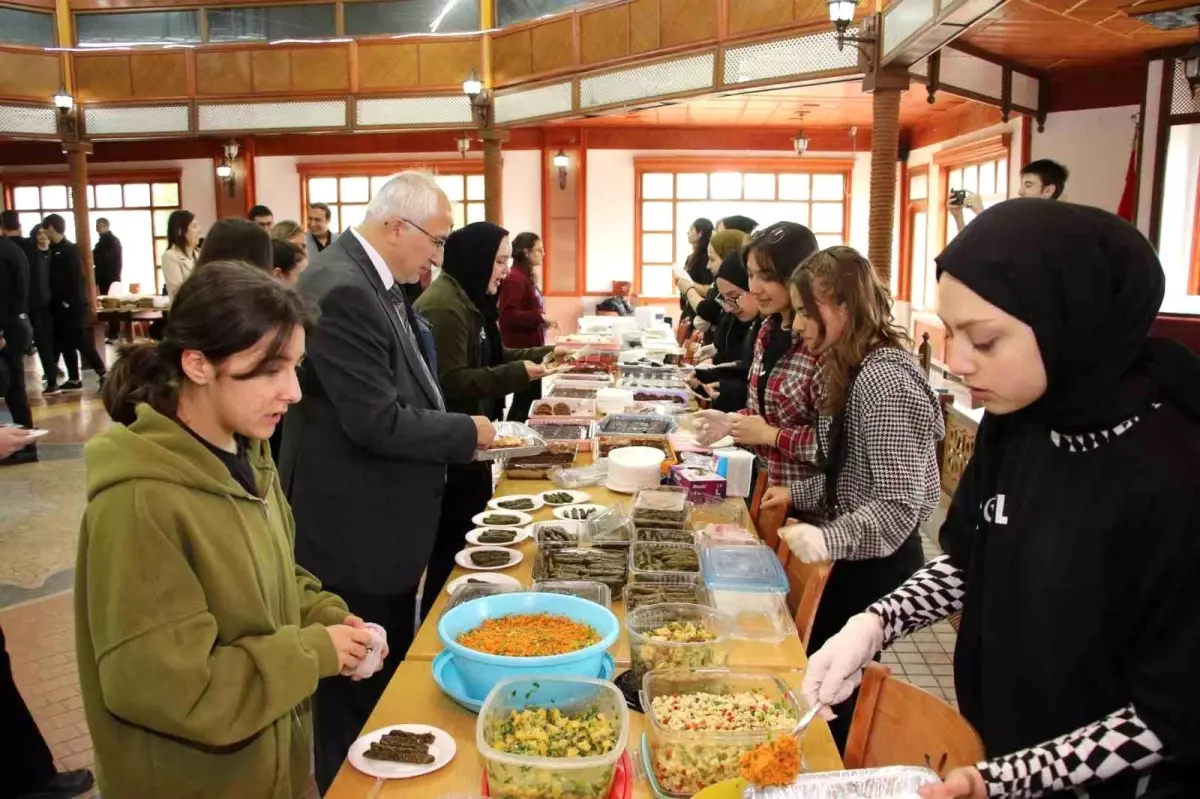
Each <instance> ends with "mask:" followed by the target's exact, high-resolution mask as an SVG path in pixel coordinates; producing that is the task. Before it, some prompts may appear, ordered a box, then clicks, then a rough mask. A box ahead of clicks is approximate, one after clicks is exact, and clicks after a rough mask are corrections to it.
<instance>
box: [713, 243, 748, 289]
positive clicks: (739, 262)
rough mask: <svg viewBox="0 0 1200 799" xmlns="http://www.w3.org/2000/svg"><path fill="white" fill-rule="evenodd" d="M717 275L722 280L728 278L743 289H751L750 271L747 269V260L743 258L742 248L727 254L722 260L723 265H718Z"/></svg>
mask: <svg viewBox="0 0 1200 799" xmlns="http://www.w3.org/2000/svg"><path fill="white" fill-rule="evenodd" d="M716 277H718V278H720V279H721V280H728V281H729V282H730V283H732V284H733V285H735V286H737V287H738V288H740V289H741V290H742V291H749V290H750V273H749V272H747V271H746V261H745V260H744V259H743V258H742V251H741V250H740V249H738V250H734V251H733V252H731V253H729V255H727V256H725V259H724V260H722V261H721V265H720V266H719V267H717V274H716Z"/></svg>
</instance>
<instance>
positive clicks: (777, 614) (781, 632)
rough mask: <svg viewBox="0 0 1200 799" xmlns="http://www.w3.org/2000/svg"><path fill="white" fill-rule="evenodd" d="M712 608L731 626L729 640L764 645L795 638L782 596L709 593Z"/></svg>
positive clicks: (792, 619)
mask: <svg viewBox="0 0 1200 799" xmlns="http://www.w3.org/2000/svg"><path fill="white" fill-rule="evenodd" d="M709 596H710V597H711V598H712V605H713V607H715V608H716V609H717V610H719V611H721V612H722V613H724V614H725V615H726V616H727V617H728V618H729V620H730V623H731V624H732V625H733V637H734V638H740V639H743V640H746V641H758V642H760V643H765V644H773V643H778V642H780V641H782V640H784V639H785V638H787V637H788V636H794V635H796V620H795V619H794V618H792V613H791V611H789V610H788V606H787V594H786V593H764V592H761V591H717V590H710V591H709Z"/></svg>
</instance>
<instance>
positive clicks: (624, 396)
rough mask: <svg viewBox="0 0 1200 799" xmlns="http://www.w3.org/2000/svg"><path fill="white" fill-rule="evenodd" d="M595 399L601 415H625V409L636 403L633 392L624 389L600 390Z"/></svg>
mask: <svg viewBox="0 0 1200 799" xmlns="http://www.w3.org/2000/svg"><path fill="white" fill-rule="evenodd" d="M555 390H557V386H556V387H555ZM595 398H596V410H597V411H598V412H599V413H624V411H625V409H626V408H628V407H629V406H630V405H632V404H633V403H634V396H633V392H632V391H627V390H625V389H623V388H602V389H599V390H598V391H597V392H596V394H595Z"/></svg>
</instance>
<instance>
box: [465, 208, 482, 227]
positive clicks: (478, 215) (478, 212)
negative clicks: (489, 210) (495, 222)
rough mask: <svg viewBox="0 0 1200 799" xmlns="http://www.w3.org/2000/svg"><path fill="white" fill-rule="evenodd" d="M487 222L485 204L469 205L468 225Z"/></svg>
mask: <svg viewBox="0 0 1200 799" xmlns="http://www.w3.org/2000/svg"><path fill="white" fill-rule="evenodd" d="M483 221H485V215H484V213H483V203H467V224H468V225H470V224H472V223H474V222H483Z"/></svg>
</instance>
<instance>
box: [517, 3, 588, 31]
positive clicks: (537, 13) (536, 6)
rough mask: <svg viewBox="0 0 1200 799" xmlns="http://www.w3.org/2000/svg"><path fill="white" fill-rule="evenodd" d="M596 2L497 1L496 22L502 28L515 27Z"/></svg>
mask: <svg viewBox="0 0 1200 799" xmlns="http://www.w3.org/2000/svg"><path fill="white" fill-rule="evenodd" d="M595 2H599V0H496V22H497V23H499V25H500V26H501V27H503V26H505V25H515V24H516V23H518V22H525V21H526V20H530V19H537V18H538V17H544V16H547V15H549V14H558V13H560V12H562V11H569V10H571V9H572V8H577V7H579V6H585V5H589V4H590V3H595Z"/></svg>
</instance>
